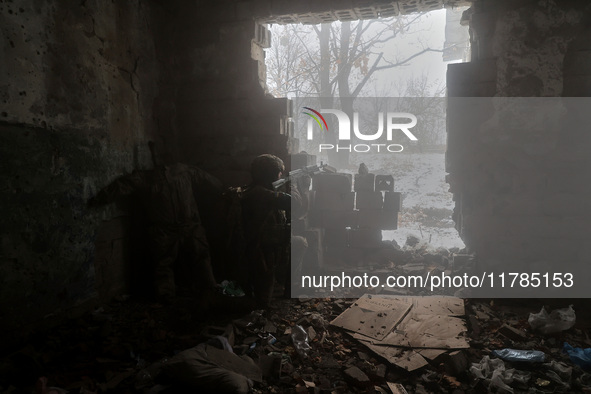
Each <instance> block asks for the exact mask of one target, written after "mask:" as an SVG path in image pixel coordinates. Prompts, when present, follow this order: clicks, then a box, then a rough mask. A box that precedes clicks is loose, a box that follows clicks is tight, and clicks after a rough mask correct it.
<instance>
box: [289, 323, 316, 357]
mask: <svg viewBox="0 0 591 394" xmlns="http://www.w3.org/2000/svg"><path fill="white" fill-rule="evenodd" d="M291 340H292V341H293V346H294V347H295V349H296V351H297V352H298V354H299V355H300V357H306V356H307V355H308V351H309V350H310V349H311V347H310V344H309V343H308V333H306V330H304V327H302V326H300V325H299V324H298V325H295V326H294V327H292V329H291Z"/></svg>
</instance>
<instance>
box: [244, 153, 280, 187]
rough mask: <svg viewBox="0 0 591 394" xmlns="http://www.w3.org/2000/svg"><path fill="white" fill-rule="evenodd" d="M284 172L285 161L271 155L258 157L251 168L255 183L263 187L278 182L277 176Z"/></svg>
mask: <svg viewBox="0 0 591 394" xmlns="http://www.w3.org/2000/svg"><path fill="white" fill-rule="evenodd" d="M284 171H285V166H284V165H283V160H281V159H280V158H278V157H277V156H274V155H270V154H264V155H260V156H258V157H256V158H255V159H254V160H253V161H252V164H251V166H250V174H251V176H252V180H253V182H254V183H257V184H263V185H264V184H268V183H272V182H274V181H276V180H277V175H278V174H279V173H280V172H284Z"/></svg>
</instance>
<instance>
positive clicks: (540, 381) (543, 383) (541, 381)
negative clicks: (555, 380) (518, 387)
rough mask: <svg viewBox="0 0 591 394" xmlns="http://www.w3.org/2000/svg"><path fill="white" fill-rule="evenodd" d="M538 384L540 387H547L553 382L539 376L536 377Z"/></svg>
mask: <svg viewBox="0 0 591 394" xmlns="http://www.w3.org/2000/svg"><path fill="white" fill-rule="evenodd" d="M535 383H536V386H539V387H546V386H548V385H549V384H550V383H551V382H550V381H549V380H545V379H541V378H537V379H536V382H535Z"/></svg>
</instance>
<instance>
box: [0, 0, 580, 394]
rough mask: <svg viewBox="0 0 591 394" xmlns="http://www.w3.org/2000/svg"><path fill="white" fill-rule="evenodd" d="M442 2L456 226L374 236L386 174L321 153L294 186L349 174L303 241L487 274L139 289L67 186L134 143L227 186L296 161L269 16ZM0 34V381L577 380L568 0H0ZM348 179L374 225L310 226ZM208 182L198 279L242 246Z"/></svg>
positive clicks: (269, 388) (542, 385)
mask: <svg viewBox="0 0 591 394" xmlns="http://www.w3.org/2000/svg"><path fill="white" fill-rule="evenodd" d="M456 7H466V11H464V13H463V16H462V20H461V23H462V24H463V25H464V26H467V28H468V29H469V41H470V42H469V43H470V56H469V61H467V62H464V63H457V64H449V65H448V67H447V71H446V73H447V74H446V88H447V90H446V93H445V96H446V98H447V100H448V101H447V130H446V133H447V134H446V139H447V150H446V153H445V169H446V172H447V176H446V182H447V183H448V184H449V190H450V192H451V193H452V194H453V200H454V204H455V208H454V210H453V221H454V226H455V229H457V232H458V234H459V236H460V237H461V239H462V240H463V242H464V243H465V246H466V248H464V249H462V250H460V249H459V248H455V249H437V250H433V249H427V248H425V247H424V242H419V243H418V244H417V243H416V242H413V240H412V239H411V240H409V242H408V243H407V244H406V245H400V246H398V245H396V246H394V245H392V244H387V243H385V241H382V239H381V236H380V235H378V239H375V238H372V236H373V235H372V234H381V232H380V231H381V230H395V229H396V220H398V219H397V218H398V216H397V215H398V210H399V209H400V205H401V201H400V193H404V190H401V189H400V188H399V187H397V186H396V187H394V186H393V184H395V182H396V179H390V178H389V177H388V175H387V174H382V175H379V174H378V175H376V177H375V178H374V177H373V175H372V177H371V180H370V182H371V184H370V186H369V189H364V187H365V186H363V185H362V183H363V179H365V180H367V179H368V178H367V177H365V178H363V176H362V175H366V174H362V173H361V170H360V171H359V174H355V177H353V176H351V177H344V178H343V177H337V178H338V179H337V178H335V177H336V176H338V175H342V174H339V173H338V172H337V174H334V173H330V172H326V173H323V174H320V175H321V176H316V175H315V176H314V177H313V178H312V186H311V187H312V190H313V191H315V192H317V193H320V191H319V190H320V189H322V187H324V188H326V189H327V190H328V189H330V190H329V191H331V192H335V190H336V189H337V188H338V187H340V186H339V185H341V184H342V179H347V180H348V182H349V183H347V184H346V185H345V189H346V190H344V191H340V193H341V194H342V195H345V194H346V195H347V196H348V197H347V199H348V198H350V204H349V202H343V201H340V202H339V201H336V200H334V199H331V200H326V199H325V200H324V204H325V205H324V206H321V204H322V203H321V201H322V200H321V199H320V198H318V199H317V206H316V208H317V210H319V212H320V211H322V212H323V213H322V214H321V215H320V216H318V217H319V218H320V219H319V220H320V222H321V223H320V224H318V223H316V224H313V223H309V224H308V225H309V228H308V229H307V231H308V233H306V234H308V239H307V244H308V250H307V252H306V253H308V254H307V255H306V256H307V257H306V258H307V259H308V260H309V259H312V260H313V262H314V264H315V265H316V266H317V267H318V268H319V269H320V270H321V272H323V273H328V272H331V271H330V270H331V262H330V261H329V260H330V253H329V252H327V249H326V247H325V245H324V243H325V242H326V243H330V242H331V240H330V239H331V237H332V242H333V243H335V242H336V243H339V242H342V243H344V247H345V248H344V251H342V252H341V253H342V255H343V256H344V259H345V260H346V258H353V257H354V258H357V259H370V257H368V256H371V270H372V272H373V271H375V272H377V271H380V272H382V273H393V272H396V273H401V272H404V273H406V274H408V273H412V274H413V275H422V276H423V277H424V276H427V277H429V276H431V277H436V278H440V277H441V278H442V277H444V276H445V275H454V274H457V275H459V276H458V277H461V275H465V273H466V272H468V270H472V269H473V270H476V271H478V272H480V273H482V280H483V281H484V279H491V281H492V280H493V279H494V280H496V282H495V284H496V285H497V286H498V283H500V280H501V279H502V280H503V281H504V282H503V284H504V285H506V286H505V287H506V288H504V289H498V288H497V289H495V290H496V292H495V293H482V294H484V296H473V295H472V296H471V294H472V293H470V291H467V290H468V289H463V291H457V290H458V289H457V288H454V289H452V290H451V291H448V292H444V294H438V295H430V294H427V293H426V292H424V291H421V289H417V288H415V289H404V288H401V289H395V291H394V290H391V289H390V290H391V291H386V290H383V289H380V288H376V286H357V289H356V290H358V291H357V292H356V293H355V294H341V293H339V292H338V291H336V292H334V294H331V293H326V292H325V293H319V294H317V295H315V294H314V293H312V294H311V296H310V295H309V296H298V294H294V293H293V292H292V297H281V296H280V295H278V294H274V298H273V300H272V302H271V303H270V305H268V306H266V307H258V306H253V305H254V304H252V303H250V301H248V300H246V299H247V298H248V297H247V296H246V297H240V295H242V294H243V293H244V292H242V294H238V293H240V292H241V291H240V289H237V288H234V287H232V283H231V282H224V284H222V285H220V287H219V288H218V289H217V290H216V291H217V293H216V294H215V295H211V296H210V295H208V296H207V297H205V298H206V299H205V300H204V299H198V300H193V299H191V298H190V297H189V298H187V297H185V298H182V299H180V301H178V302H171V303H166V302H160V300H155V299H153V298H152V297H151V296H152V294H151V291H152V290H153V289H150V288H149V286H148V285H147V283H150V280H151V279H150V278H151V275H153V273H151V272H150V267H151V265H150V261H151V259H152V258H153V257H154V256H152V255H151V250H152V249H151V248H150V245H149V244H148V243H147V241H146V237H145V236H146V232H145V228H144V227H145V219H146V218H145V217H144V216H143V215H142V210H141V209H140V208H141V207H140V206H138V204H135V203H134V202H133V200H132V199H129V198H128V199H119V200H117V201H115V202H110V203H105V204H102V205H98V206H95V205H93V204H91V203H90V202H91V201H92V199H93V198H94V197H95V196H97V194H98V193H99V191H101V190H102V189H104V188H105V187H106V186H107V185H109V184H110V183H111V182H113V181H114V180H116V179H118V178H120V177H122V176H124V175H128V174H131V173H132V172H134V171H145V170H151V169H152V168H154V166H155V165H156V163H155V160H154V155H155V153H154V152H153V151H151V149H150V144H149V143H150V142H154V145H153V146H154V149H155V151H156V152H160V153H162V154H164V152H165V153H166V154H168V155H170V156H171V157H173V158H174V161H177V162H181V163H185V164H186V165H188V166H196V167H198V168H200V169H201V170H204V171H206V172H207V173H209V174H211V175H212V176H213V177H215V178H216V179H218V180H219V182H220V184H222V185H223V187H224V188H230V187H233V188H235V187H238V186H243V185H247V184H249V182H251V172H250V171H251V162H252V161H253V159H254V158H256V157H257V156H259V155H262V154H272V155H275V156H277V157H279V158H281V159H282V160H283V162H284V163H285V165H286V167H287V170H293V169H295V168H294V167H295V166H296V165H297V166H299V167H302V166H309V165H315V164H319V161H317V160H316V158H315V157H314V156H313V155H314V154H315V152H308V153H310V155H305V154H302V153H301V152H300V150H299V145H298V140H297V138H296V137H294V135H293V133H292V130H291V129H290V127H289V123H288V121H287V120H288V119H289V118H290V117H292V116H293V114H294V111H296V109H294V108H293V103H292V101H291V100H290V99H288V98H285V97H273V96H272V95H271V94H269V93H268V90H267V87H266V75H267V71H266V67H267V66H266V64H265V48H266V47H268V46H269V45H270V41H271V40H272V39H273V37H272V36H271V35H270V31H269V24H307V25H310V24H319V23H327V22H333V21H339V20H340V21H357V20H368V19H373V18H384V17H392V16H393V17H397V16H401V15H413V14H415V13H419V12H429V11H432V10H441V9H446V8H447V9H453V8H456ZM458 23H459V22H458ZM0 32H1V34H2V38H3V40H2V43H3V47H2V56H1V57H0V177H1V178H2V180H1V183H0V187H1V191H0V212H1V214H0V217H1V220H0V393H21V392H25V393H31V392H33V393H39V394H48V393H62V392H73V393H77V392H80V393H87V394H88V393H103V392H126V393H128V392H129V393H131V392H150V393H158V392H163V393H175V392H255V393H283V392H298V393H303V392H306V393H349V392H368V393H373V392H378V393H390V392H391V393H395V394H398V393H456V394H460V393H483V392H502V393H512V392H515V393H520V392H524V393H525V392H528V393H550V392H552V393H556V392H561V393H575V392H577V393H578V392H581V393H582V392H591V372H590V371H589V369H591V349H589V348H591V338H590V334H591V314H590V313H589V311H590V310H591V308H589V306H590V305H591V303H590V302H589V300H588V299H587V298H589V297H591V290H589V289H588V286H589V285H588V284H589V283H591V273H587V272H586V271H585V269H586V268H587V264H589V263H590V262H591V258H590V256H591V231H590V230H591V177H590V175H591V155H589V152H588V151H587V148H588V147H591V130H590V125H591V123H587V122H585V121H584V119H583V118H584V117H585V116H589V115H587V113H589V112H590V111H589V108H591V106H590V105H591V100H589V99H588V97H589V96H591V3H590V2H589V1H588V0H342V1H341V0H314V1H312V0H300V1H290V0H235V1H233V0H220V1H212V0H193V1H178V0H172V1H160V0H129V1H104V0H81V1H71V0H0ZM517 99H520V100H521V99H528V100H523V101H519V100H518V101H515V100H517ZM516 108H517V109H516ZM553 116H556V117H558V119H560V121H555V120H552V119H555V118H554V117H553ZM511 121H514V122H513V123H511ZM319 124H320V123H319ZM585 141H587V142H585ZM329 164H331V163H329ZM369 170H370V172H371V170H372V168H370V169H369ZM328 178H330V179H328ZM362 178H363V179H362ZM335 179H336V180H335ZM353 180H355V182H353ZM331 182H332V183H331ZM345 183H346V182H345ZM323 185H324V186H323ZM378 185H379V186H378ZM232 190H236V189H232ZM364 190H365V191H367V190H370V191H369V192H367V193H378V195H379V198H380V201H379V204H382V205H380V208H379V209H382V211H380V212H379V213H378V215H377V216H379V218H378V219H379V220H381V223H382V225H381V227H377V229H378V232H377V233H376V231H373V232H371V231H363V226H361V227H360V229H358V230H356V229H355V228H349V227H350V226H349V224H348V223H346V224H345V225H343V226H342V231H340V232H339V231H329V227H330V226H328V225H324V227H323V223H324V224H325V222H324V221H326V222H331V223H334V222H335V221H339V220H340V221H341V222H343V221H345V222H346V220H347V218H348V217H351V215H352V214H353V213H355V214H356V215H358V216H359V218H357V217H356V219H355V220H362V219H361V218H362V217H363V215H361V214H358V212H363V208H360V207H361V206H362V204H368V205H371V204H373V202H371V201H365V200H363V199H362V198H361V197H362V196H363V195H365V194H363V192H364ZM355 193H357V200H356V202H355V204H357V205H356V208H355V209H354V208H353V207H354V205H353V204H354V199H355V197H354V195H355ZM367 193H366V194H367ZM382 193H383V194H382ZM367 195H369V194H367ZM382 196H385V197H384V198H385V200H381V198H382ZM232 198H235V196H231V195H230V196H229V195H228V193H226V194H224V195H221V196H220V197H219V199H218V200H215V201H209V202H208V203H210V204H211V206H213V207H214V208H212V209H203V210H200V214H201V219H202V221H203V226H204V228H205V232H206V237H207V241H208V243H209V254H210V258H211V267H212V269H213V274H214V276H215V280H216V282H217V283H220V284H221V283H222V281H224V280H226V279H240V278H232V277H230V276H231V275H235V274H236V273H237V272H242V273H244V272H245V271H244V267H237V265H239V264H248V262H245V261H244V260H245V259H244V256H241V255H239V254H240V253H241V251H242V249H240V248H237V247H234V244H232V242H231V241H236V240H235V239H234V236H235V234H236V233H235V232H233V231H234V230H235V228H236V226H237V223H236V219H230V215H231V212H232V209H233V207H234V205H233V203H234V201H232ZM364 201H365V202H364ZM197 204H198V205H200V204H201V202H200V201H199V200H198V201H197ZM387 205H388V206H389V207H390V208H389V209H386V206H387ZM341 208H342V209H341ZM388 212H394V213H395V216H391V217H388V216H387V213H388ZM450 216H451V215H450ZM389 218H390V219H391V218H394V224H392V222H391V220H390V219H389ZM378 219H373V220H378ZM450 219H451V218H450ZM343 223H344V222H343ZM345 226H346V227H345ZM231 227H232V228H231ZM325 227H326V231H325ZM335 237H336V238H335ZM339 237H345V238H342V239H343V240H344V241H339V239H340V238H339ZM347 237H349V238H347ZM335 239H337V241H335ZM347 239H348V241H347ZM347 242H348V243H347ZM376 245H377V246H376ZM380 245H381V246H380ZM372 248H373V249H372ZM366 249H367V250H369V249H371V252H369V253H365V254H359V250H366ZM329 251H330V248H329ZM312 252H314V253H315V255H314V256H313V257H310V255H311V254H312ZM323 252H326V253H325V254H323ZM292 256H293V255H292ZM355 256H356V257H355ZM360 256H361V257H360ZM323 259H326V261H323ZM308 260H306V261H308ZM360 267H361V268H360ZM332 268H333V271H335V272H338V271H339V270H340V268H341V267H340V266H336V268H335V267H334V266H332ZM356 269H358V271H359V272H362V271H363V269H365V266H363V267H362V266H361V265H359V264H358V265H357V266H356ZM405 269H406V271H404V270H405ZM492 272H494V274H493V273H492ZM511 273H516V274H515V275H516V277H513V276H511ZM571 273H572V274H571ZM343 275H344V274H343ZM523 275H525V276H523ZM544 275H545V276H544ZM557 275H558V276H557ZM569 275H570V276H569ZM478 278H480V275H479V276H477V277H476V279H478ZM185 279H186V278H185ZM431 283H432V282H431ZM509 283H511V284H513V285H515V284H517V285H516V286H520V287H521V288H522V289H521V290H523V288H528V289H525V290H528V291H529V290H532V291H534V290H535V289H532V287H536V288H537V287H539V286H534V284H538V285H541V287H542V288H544V289H543V290H541V291H539V292H535V293H531V294H530V293H526V294H525V296H524V295H523V294H521V293H520V294H516V295H515V296H512V295H511V291H512V290H515V288H513V289H511V288H510V287H511V286H509ZM571 283H572V284H573V286H572V287H573V289H574V290H573V291H572V292H567V291H566V292H559V291H560V290H569V289H557V287H563V288H565V287H569V288H570V287H571V286H568V285H569V284H571ZM464 284H466V283H464ZM469 285H470V286H473V287H474V284H472V283H469ZM516 286H514V287H516ZM544 286H545V287H544ZM401 287H404V286H401ZM459 287H461V286H459ZM466 287H469V286H466ZM476 287H478V286H476ZM222 290H223V291H222ZM538 290H539V289H537V290H536V291H538ZM275 293H277V291H276V292H275ZM232 294H233V295H234V296H231V295H232ZM528 294H530V295H529V296H528ZM426 295H430V296H428V297H423V296H426Z"/></svg>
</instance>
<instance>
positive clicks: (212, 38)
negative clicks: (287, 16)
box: [168, 2, 290, 186]
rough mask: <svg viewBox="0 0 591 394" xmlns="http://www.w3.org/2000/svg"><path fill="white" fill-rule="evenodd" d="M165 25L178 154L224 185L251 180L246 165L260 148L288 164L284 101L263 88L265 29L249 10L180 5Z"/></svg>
mask: <svg viewBox="0 0 591 394" xmlns="http://www.w3.org/2000/svg"><path fill="white" fill-rule="evenodd" d="M175 12H176V14H175V17H174V19H175V20H176V21H177V24H176V25H175V26H174V27H173V28H172V29H171V30H170V31H169V33H168V35H169V37H170V46H171V47H173V48H174V49H173V50H172V51H171V53H173V55H172V61H173V62H174V63H175V71H176V72H175V74H174V76H171V77H172V78H174V79H175V83H174V84H175V85H176V86H178V90H177V91H176V93H175V102H176V104H177V107H176V111H177V112H176V114H175V117H176V123H175V124H176V127H177V145H178V147H179V149H178V152H177V154H178V157H179V158H180V160H181V161H184V162H187V163H190V164H196V165H198V166H200V167H202V168H204V169H206V170H208V171H210V172H211V173H213V174H214V175H216V176H218V177H219V178H220V179H221V180H222V181H224V182H225V183H227V184H229V185H233V186H237V185H241V184H245V183H247V182H249V180H250V175H249V165H250V162H251V161H252V159H253V158H254V157H256V156H257V155H259V154H262V153H273V154H276V155H278V156H279V157H281V158H283V159H284V160H285V161H286V162H287V161H288V160H287V156H288V150H289V149H290V148H289V144H290V139H289V136H288V132H287V129H286V119H287V116H288V115H289V110H290V109H289V102H288V101H287V100H285V99H273V98H272V97H268V96H267V95H266V94H265V83H266V72H265V63H264V51H263V48H264V47H266V46H268V45H269V40H270V37H269V32H268V30H267V29H266V28H265V27H263V26H262V25H260V24H257V23H256V22H255V21H254V17H255V14H254V12H255V10H254V9H253V10H251V9H244V10H242V11H237V10H236V7H235V5H234V2H231V4H223V3H222V4H217V5H215V6H211V7H203V5H199V4H194V5H192V6H190V5H187V4H184V3H183V7H180V8H178V9H177V10H176V11H175Z"/></svg>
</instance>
